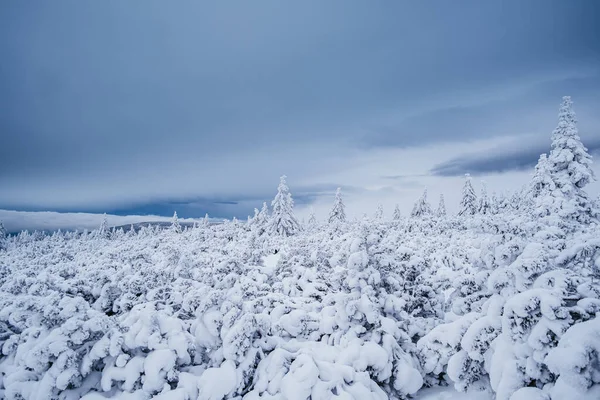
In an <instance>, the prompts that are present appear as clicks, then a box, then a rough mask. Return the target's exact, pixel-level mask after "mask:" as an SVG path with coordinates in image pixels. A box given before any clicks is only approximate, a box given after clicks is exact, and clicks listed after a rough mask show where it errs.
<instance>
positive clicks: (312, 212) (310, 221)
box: [308, 207, 317, 226]
mask: <svg viewBox="0 0 600 400" xmlns="http://www.w3.org/2000/svg"><path fill="white" fill-rule="evenodd" d="M316 224H317V217H316V216H315V210H314V208H312V207H311V208H310V215H309V216H308V225H310V226H315V225H316Z"/></svg>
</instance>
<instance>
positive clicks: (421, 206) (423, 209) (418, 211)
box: [410, 189, 431, 217]
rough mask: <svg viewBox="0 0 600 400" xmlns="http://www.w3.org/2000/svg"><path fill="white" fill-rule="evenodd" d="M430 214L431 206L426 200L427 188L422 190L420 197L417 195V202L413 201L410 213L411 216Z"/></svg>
mask: <svg viewBox="0 0 600 400" xmlns="http://www.w3.org/2000/svg"><path fill="white" fill-rule="evenodd" d="M430 214H431V206H430V205H429V202H428V201H427V189H425V190H424V191H423V194H422V195H421V197H419V200H417V202H416V203H415V205H414V207H413V209H412V212H411V213H410V216H411V217H421V216H423V215H430Z"/></svg>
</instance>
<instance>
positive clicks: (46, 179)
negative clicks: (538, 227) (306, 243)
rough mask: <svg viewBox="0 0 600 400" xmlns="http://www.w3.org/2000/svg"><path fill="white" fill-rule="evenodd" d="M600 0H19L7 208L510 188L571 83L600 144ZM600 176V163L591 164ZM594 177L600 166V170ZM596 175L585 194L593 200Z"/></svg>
mask: <svg viewBox="0 0 600 400" xmlns="http://www.w3.org/2000/svg"><path fill="white" fill-rule="evenodd" d="M598 15H600V3H598V2H596V1H589V0H581V1H577V0H570V1H564V0H556V1H555V0H532V1H523V0H513V1H481V0H473V1H442V0H440V1H368V2H367V1H348V0H340V1H333V0H332V1H321V0H315V1H306V0H305V1H294V2H291V1H279V0H272V1H267V0H265V1H260V2H256V1H228V2H202V1H177V2H166V1H147V0H144V1H141V0H140V1H134V0H129V1H118V0H115V1H79V0H73V1H62V0H57V1H33V0H29V1H16V0H15V1H12V0H11V1H6V2H4V3H3V4H2V11H1V12H0V60H1V61H0V132H1V138H2V139H1V142H0V162H1V163H2V165H1V168H0V208H2V209H11V210H29V211H35V210H49V211H76V212H109V213H114V214H119V215H126V214H156V215H171V214H172V213H173V211H174V210H177V211H178V213H179V215H180V216H184V217H196V216H202V215H204V213H205V212H209V213H210V214H211V215H213V216H215V217H231V216H233V215H235V216H238V217H244V216H245V215H247V214H249V213H252V209H253V208H254V207H260V205H261V204H262V202H263V201H266V200H270V199H271V198H272V197H273V195H274V194H275V191H276V187H277V184H278V177H279V176H280V175H282V174H286V175H287V176H288V183H289V185H290V188H291V191H292V194H294V196H295V199H296V203H297V211H298V213H299V214H300V215H305V214H306V210H307V207H308V206H310V205H312V206H314V207H315V209H316V210H317V215H318V216H321V217H324V216H325V214H326V212H327V210H328V208H329V205H330V204H331V201H332V198H333V192H334V190H335V188H336V187H337V186H341V187H342V188H343V191H344V194H345V196H346V202H347V204H348V208H349V210H348V211H349V214H351V215H359V214H362V213H363V212H367V213H369V214H372V213H373V212H374V210H375V208H376V205H377V203H382V204H383V205H384V207H385V210H386V213H388V214H391V211H392V208H393V205H394V204H395V203H399V204H400V205H401V208H402V211H403V212H405V213H407V212H409V211H410V208H411V207H412V204H413V203H414V201H415V200H416V198H417V197H418V196H419V195H420V194H421V192H422V191H423V189H424V188H425V187H427V188H428V190H429V193H430V196H431V200H432V202H433V203H436V202H437V197H438V196H439V194H440V193H444V194H445V196H446V198H447V206H448V208H449V209H450V210H455V209H456V206H455V203H457V202H458V196H459V194H460V189H461V185H462V180H463V175H464V173H465V172H469V173H471V174H472V175H474V176H475V177H476V178H475V185H476V186H479V182H480V180H485V181H487V184H488V188H489V190H490V191H492V190H497V191H503V190H508V189H516V188H517V187H518V186H520V185H521V184H524V183H525V182H526V181H527V179H528V177H529V175H530V174H531V167H532V166H533V165H534V164H535V161H536V160H537V158H538V156H539V153H541V152H546V151H549V145H550V139H549V138H550V134H551V132H552V129H553V128H554V127H555V125H556V119H557V117H556V115H557V111H558V106H559V103H560V100H561V96H563V95H571V96H572V97H573V100H574V102H575V111H576V112H577V115H578V119H579V121H580V122H579V128H580V134H581V137H582V139H583V140H584V143H585V144H586V145H587V146H588V148H589V149H590V150H591V151H592V152H596V151H597V150H600V114H599V113H598V110H599V109H600V25H599V24H598V23H597V16H598ZM594 168H595V169H596V170H597V171H598V164H596V165H595V167H594ZM599 176H600V175H599ZM597 186H598V184H597V183H596V184H594V185H592V186H591V187H590V188H589V192H591V193H592V194H594V195H595V194H598V192H599V190H598V187H597Z"/></svg>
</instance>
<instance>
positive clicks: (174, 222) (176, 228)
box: [170, 211, 182, 233]
mask: <svg viewBox="0 0 600 400" xmlns="http://www.w3.org/2000/svg"><path fill="white" fill-rule="evenodd" d="M170 229H171V231H172V232H175V233H181V232H182V229H181V225H180V224H179V218H177V211H175V212H174V213H173V218H172V219H171V227H170Z"/></svg>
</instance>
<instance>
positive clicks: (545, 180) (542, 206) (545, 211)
mask: <svg viewBox="0 0 600 400" xmlns="http://www.w3.org/2000/svg"><path fill="white" fill-rule="evenodd" d="M550 167H551V165H550V162H549V160H548V157H547V156H546V154H541V155H540V158H539V160H538V162H537V164H536V166H535V171H534V174H533V177H532V178H531V181H530V182H529V185H528V187H527V192H526V194H525V200H526V202H527V205H528V207H530V208H531V209H532V211H533V212H534V213H535V215H537V216H540V217H543V216H548V215H550V214H551V213H552V212H554V211H556V210H555V208H554V201H555V199H554V194H555V189H556V186H555V184H554V180H553V179H552V171H551V168H550Z"/></svg>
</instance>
